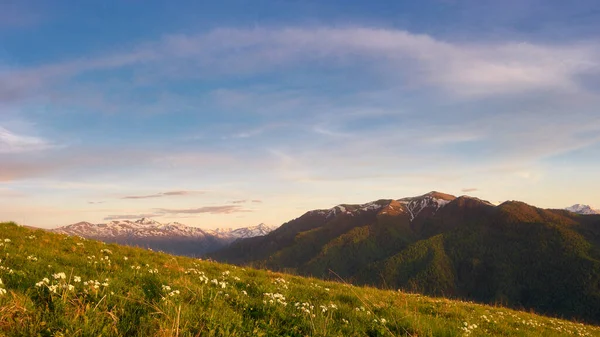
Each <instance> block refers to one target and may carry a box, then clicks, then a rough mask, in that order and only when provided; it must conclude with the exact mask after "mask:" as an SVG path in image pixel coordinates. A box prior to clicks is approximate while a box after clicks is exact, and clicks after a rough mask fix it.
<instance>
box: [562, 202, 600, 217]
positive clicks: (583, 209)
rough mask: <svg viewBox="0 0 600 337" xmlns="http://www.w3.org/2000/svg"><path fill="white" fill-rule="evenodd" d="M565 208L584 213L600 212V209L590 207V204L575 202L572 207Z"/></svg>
mask: <svg viewBox="0 0 600 337" xmlns="http://www.w3.org/2000/svg"><path fill="white" fill-rule="evenodd" d="M565 209H566V210H567V211H569V212H573V213H577V214H584V215H589V214H600V210H595V209H592V207H590V206H589V205H581V204H575V205H573V206H571V207H567V208H565Z"/></svg>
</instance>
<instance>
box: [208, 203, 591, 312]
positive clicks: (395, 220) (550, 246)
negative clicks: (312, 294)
mask: <svg viewBox="0 0 600 337" xmlns="http://www.w3.org/2000/svg"><path fill="white" fill-rule="evenodd" d="M573 210H574V211H576V212H585V210H584V208H581V207H579V208H575V209H573ZM208 256H210V257H212V258H214V259H215V260H217V261H223V262H229V263H235V264H239V265H251V266H255V267H262V268H268V269H270V270H275V271H284V272H290V273H296V274H300V275H305V276H314V277H319V278H325V279H336V280H340V279H343V280H345V281H346V282H351V283H355V284H360V285H371V286H376V287H381V288H386V289H390V288H391V289H403V290H408V291H414V292H420V293H426V294H432V295H437V296H446V297H453V298H461V299H468V300H474V301H478V302H485V303H500V304H503V305H507V306H511V307H517V308H526V309H528V310H535V311H537V312H541V313H544V314H551V315H558V316H564V317H570V318H577V319H583V320H588V321H594V322H600V310H599V308H600V215H596V214H586V215H582V214H577V213H574V212H572V211H568V210H564V209H563V210H560V209H540V208H537V207H534V206H531V205H528V204H525V203H523V202H519V201H506V202H504V203H501V204H499V205H497V206H496V205H493V204H492V203H490V202H487V201H485V200H480V199H478V198H474V197H469V196H461V197H455V196H453V195H449V194H444V193H439V192H430V193H427V194H424V195H421V196H417V197H409V198H402V199H382V200H377V201H373V202H369V203H366V204H360V205H348V204H342V205H338V206H335V207H333V208H330V209H321V210H314V211H309V212H307V213H305V214H304V215H302V216H300V217H299V218H296V219H294V220H291V221H289V222H287V223H285V224H283V225H282V226H281V227H279V228H277V229H275V230H274V231H272V232H270V233H269V234H267V235H265V236H260V237H253V238H248V239H243V240H238V241H235V242H233V243H232V244H231V245H229V246H227V247H225V248H223V249H221V250H218V251H215V252H212V253H210V254H208Z"/></svg>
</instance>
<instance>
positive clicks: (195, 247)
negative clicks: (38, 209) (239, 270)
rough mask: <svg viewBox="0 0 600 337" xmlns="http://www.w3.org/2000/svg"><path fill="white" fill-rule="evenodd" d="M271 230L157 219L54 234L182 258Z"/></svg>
mask: <svg viewBox="0 0 600 337" xmlns="http://www.w3.org/2000/svg"><path fill="white" fill-rule="evenodd" d="M271 230H273V228H272V227H269V226H266V225H265V224H260V225H257V226H252V227H245V228H237V229H217V230H208V229H201V228H198V227H191V226H186V225H183V224H181V223H178V222H170V223H167V224H161V223H160V222H158V221H155V220H153V219H149V218H142V219H138V220H135V221H132V220H114V221H110V222H108V223H106V224H92V223H89V222H78V223H76V224H72V225H68V226H64V227H59V228H56V229H54V230H52V231H53V232H56V233H62V234H68V235H77V236H81V237H84V238H88V239H95V240H100V241H104V242H111V243H120V244H126V245H131V246H140V247H145V248H151V249H154V250H160V251H164V252H168V253H172V254H178V255H188V256H202V255H204V254H206V253H208V252H212V251H215V250H217V249H220V248H223V247H225V246H227V245H229V244H231V243H232V242H234V241H235V240H238V239H240V238H251V237H255V236H259V235H266V234H268V233H269V232H270V231H271Z"/></svg>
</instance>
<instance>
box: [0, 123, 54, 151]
mask: <svg viewBox="0 0 600 337" xmlns="http://www.w3.org/2000/svg"><path fill="white" fill-rule="evenodd" d="M53 147H54V145H53V144H52V143H50V142H49V141H47V140H45V139H42V138H38V137H33V136H26V135H19V134H16V133H14V132H11V131H9V130H7V129H5V128H3V127H2V126H0V154H1V153H22V152H31V151H41V150H46V149H50V148H53Z"/></svg>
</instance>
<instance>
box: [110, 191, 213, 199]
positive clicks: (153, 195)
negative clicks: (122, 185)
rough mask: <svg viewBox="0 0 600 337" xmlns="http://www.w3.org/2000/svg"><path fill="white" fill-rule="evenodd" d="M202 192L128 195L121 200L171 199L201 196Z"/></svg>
mask: <svg viewBox="0 0 600 337" xmlns="http://www.w3.org/2000/svg"><path fill="white" fill-rule="evenodd" d="M203 193H204V192H202V191H171V192H163V193H156V194H148V195H130V196H125V197H122V198H121V199H151V198H163V197H171V196H185V195H197V194H203Z"/></svg>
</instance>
